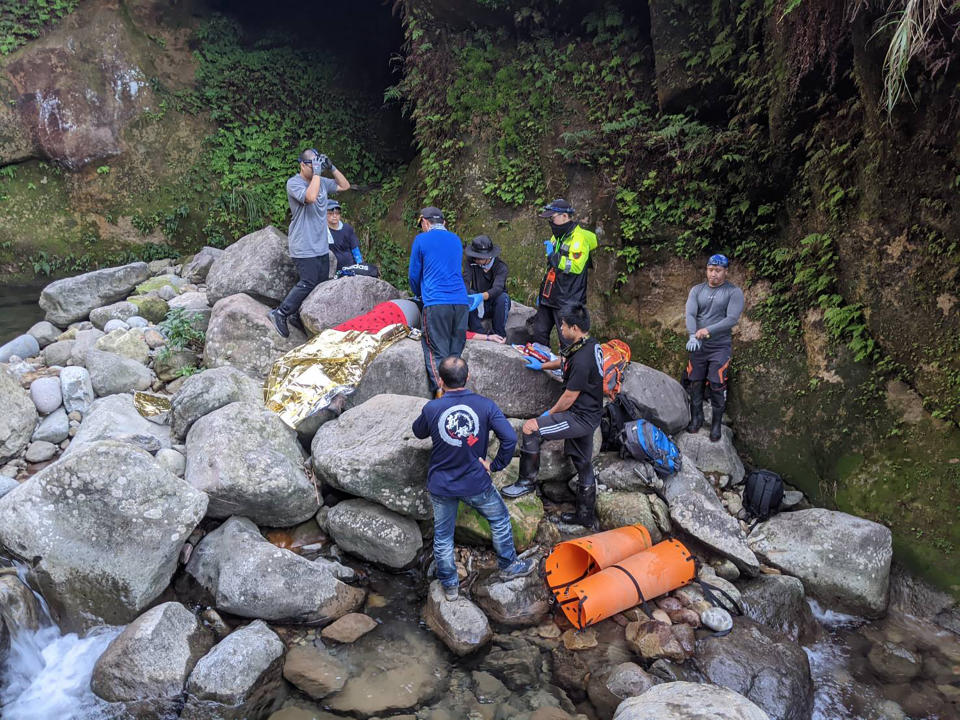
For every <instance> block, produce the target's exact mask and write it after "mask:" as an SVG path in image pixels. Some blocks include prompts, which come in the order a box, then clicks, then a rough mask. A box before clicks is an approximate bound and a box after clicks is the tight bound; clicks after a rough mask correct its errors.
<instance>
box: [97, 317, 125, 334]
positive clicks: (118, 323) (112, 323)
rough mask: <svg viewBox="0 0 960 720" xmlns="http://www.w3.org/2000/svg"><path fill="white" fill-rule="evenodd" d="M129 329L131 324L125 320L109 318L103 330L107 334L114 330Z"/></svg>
mask: <svg viewBox="0 0 960 720" xmlns="http://www.w3.org/2000/svg"><path fill="white" fill-rule="evenodd" d="M129 329H130V326H129V325H127V324H126V323H125V322H124V321H123V320H107V323H106V325H104V326H103V331H104V332H105V333H107V334H110V333H112V332H113V331H114V330H120V331H126V330H129Z"/></svg>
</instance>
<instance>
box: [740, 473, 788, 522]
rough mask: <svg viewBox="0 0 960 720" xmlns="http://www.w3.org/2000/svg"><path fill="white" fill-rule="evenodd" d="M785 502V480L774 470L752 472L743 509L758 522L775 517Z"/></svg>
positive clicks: (744, 492) (747, 483)
mask: <svg viewBox="0 0 960 720" xmlns="http://www.w3.org/2000/svg"><path fill="white" fill-rule="evenodd" d="M782 501H783V478H781V477H780V476H779V475H777V473H775V472H773V471H772V470H751V471H750V474H749V475H747V482H746V486H745V487H744V490H743V507H744V508H745V509H746V511H747V512H748V513H750V514H751V515H752V516H753V517H754V518H756V520H757V521H759V520H766V519H767V518H768V517H770V516H771V515H773V514H774V513H775V512H776V511H777V508H779V507H780V503H781V502H782Z"/></svg>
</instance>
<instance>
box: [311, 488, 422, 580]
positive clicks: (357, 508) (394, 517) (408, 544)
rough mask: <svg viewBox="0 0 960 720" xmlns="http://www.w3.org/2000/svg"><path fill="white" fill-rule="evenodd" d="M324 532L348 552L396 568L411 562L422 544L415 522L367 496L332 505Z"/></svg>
mask: <svg viewBox="0 0 960 720" xmlns="http://www.w3.org/2000/svg"><path fill="white" fill-rule="evenodd" d="M327 532H329V533H330V536H331V537H332V538H333V540H334V542H335V543H337V546H338V547H340V548H342V549H344V550H346V551H347V552H349V553H353V554H354V555H357V556H358V557H361V558H363V559H364V560H369V561H370V562H376V563H380V564H382V565H386V566H387V567H391V568H396V569H399V568H402V567H405V566H407V565H409V564H410V563H411V562H413V560H414V559H415V558H416V556H417V553H418V552H419V551H420V548H421V547H422V546H423V540H422V538H421V536H420V528H419V527H418V525H417V523H416V522H414V521H413V520H412V519H410V518H408V517H404V516H403V515H399V514H397V513H395V512H391V511H390V510H387V509H386V508H385V507H382V506H381V505H377V504H376V503H372V502H369V501H367V500H346V501H344V502H340V503H337V504H336V505H335V506H333V507H332V508H331V509H330V512H329V513H327Z"/></svg>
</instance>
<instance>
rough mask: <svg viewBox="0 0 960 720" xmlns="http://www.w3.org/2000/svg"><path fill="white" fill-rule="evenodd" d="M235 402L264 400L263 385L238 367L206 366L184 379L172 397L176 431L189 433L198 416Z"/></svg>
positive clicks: (173, 421) (172, 415) (180, 433)
mask: <svg viewBox="0 0 960 720" xmlns="http://www.w3.org/2000/svg"><path fill="white" fill-rule="evenodd" d="M233 402H246V403H254V404H256V403H259V404H260V405H261V406H262V404H263V388H262V387H261V386H260V384H259V383H257V382H256V381H255V380H253V379H252V378H251V377H250V376H248V375H245V374H244V373H242V372H241V371H239V370H237V369H236V368H234V367H230V366H225V367H218V368H212V369H210V370H204V371H203V372H201V373H197V374H196V375H191V376H190V377H188V378H187V379H186V380H184V382H183V385H181V386H180V389H179V390H178V391H177V394H176V395H174V396H173V398H172V400H171V405H172V411H171V417H172V426H173V434H174V435H175V436H177V437H179V438H182V437H186V435H187V431H188V430H190V428H191V427H192V426H193V423H195V422H196V421H197V420H199V419H200V418H202V417H203V416H204V415H208V414H209V413H212V412H213V411H214V410H217V409H219V408H222V407H223V406H225V405H229V404H230V403H233Z"/></svg>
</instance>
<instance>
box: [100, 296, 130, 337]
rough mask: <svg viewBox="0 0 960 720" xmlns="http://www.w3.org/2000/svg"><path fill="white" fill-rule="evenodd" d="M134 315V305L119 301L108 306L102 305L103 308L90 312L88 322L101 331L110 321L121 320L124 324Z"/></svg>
mask: <svg viewBox="0 0 960 720" xmlns="http://www.w3.org/2000/svg"><path fill="white" fill-rule="evenodd" d="M136 314H137V306H136V305H134V304H133V303H132V302H128V301H126V300H121V301H120V302H116V303H111V304H110V305H104V306H103V307H98V308H94V309H93V310H91V311H90V322H92V323H93V326H94V327H95V328H97V329H99V330H103V328H104V327H105V326H106V324H107V323H108V322H110V321H111V320H121V321H123V322H126V321H127V320H128V319H130V318H131V317H133V316H134V315H136ZM107 332H109V331H107Z"/></svg>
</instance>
